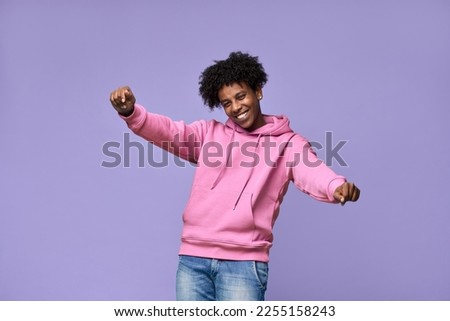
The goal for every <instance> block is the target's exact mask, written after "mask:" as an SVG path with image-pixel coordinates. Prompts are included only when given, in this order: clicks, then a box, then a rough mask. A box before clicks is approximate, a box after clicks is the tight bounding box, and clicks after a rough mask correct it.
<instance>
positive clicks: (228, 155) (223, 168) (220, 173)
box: [211, 129, 236, 189]
mask: <svg viewBox="0 0 450 321" xmlns="http://www.w3.org/2000/svg"><path fill="white" fill-rule="evenodd" d="M235 132H236V129H233V134H232V135H231V138H230V141H229V142H228V145H227V147H226V148H227V150H226V153H227V155H226V157H225V162H224V164H223V165H222V168H221V169H220V172H219V175H217V177H216V180H215V181H214V183H213V184H212V186H211V189H214V188H215V187H216V186H217V184H218V183H219V182H220V180H221V179H222V177H223V175H224V174H225V169H226V168H227V165H228V163H229V161H230V157H231V151H232V145H231V144H232V143H233V141H234V133H235Z"/></svg>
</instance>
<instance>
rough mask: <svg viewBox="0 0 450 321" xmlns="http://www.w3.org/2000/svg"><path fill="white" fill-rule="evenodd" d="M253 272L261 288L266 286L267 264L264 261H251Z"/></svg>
mask: <svg viewBox="0 0 450 321" xmlns="http://www.w3.org/2000/svg"><path fill="white" fill-rule="evenodd" d="M253 272H254V273H255V276H256V279H257V280H258V282H259V285H260V286H261V288H263V289H266V288H267V281H268V280H269V264H268V263H266V262H260V261H253Z"/></svg>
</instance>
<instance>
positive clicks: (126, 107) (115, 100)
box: [109, 86, 136, 116]
mask: <svg viewBox="0 0 450 321" xmlns="http://www.w3.org/2000/svg"><path fill="white" fill-rule="evenodd" d="M109 100H110V101H111V104H112V105H113V107H114V109H115V110H117V112H118V113H119V114H121V115H123V116H130V115H131V114H132V113H133V111H134V104H135V103H136V98H135V97H134V95H133V92H132V91H131V89H130V87H128V86H125V87H120V88H118V89H116V90H114V91H113V92H112V93H111V95H110V96H109Z"/></svg>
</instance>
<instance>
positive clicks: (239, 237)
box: [183, 185, 255, 245]
mask: <svg viewBox="0 0 450 321" xmlns="http://www.w3.org/2000/svg"><path fill="white" fill-rule="evenodd" d="M219 186H220V185H219ZM219 186H217V187H216V188H214V189H210V188H208V187H204V186H199V185H194V186H193V188H192V192H191V196H190V198H189V202H188V204H187V206H186V209H185V211H184V213H183V221H184V228H183V238H186V239H197V240H208V241H212V242H220V243H233V244H241V245H245V244H249V243H251V242H252V240H253V233H254V230H255V223H254V218H253V211H252V193H246V192H243V193H242V195H241V196H240V198H239V191H235V190H230V189H226V188H224V187H219ZM238 198H239V202H238V203H237V205H236V206H235V203H236V200H237V199H238Z"/></svg>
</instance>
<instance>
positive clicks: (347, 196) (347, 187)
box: [333, 182, 360, 205]
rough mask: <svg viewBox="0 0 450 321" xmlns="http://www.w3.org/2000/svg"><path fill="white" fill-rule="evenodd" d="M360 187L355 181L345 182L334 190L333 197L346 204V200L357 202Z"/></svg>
mask: <svg viewBox="0 0 450 321" xmlns="http://www.w3.org/2000/svg"><path fill="white" fill-rule="evenodd" d="M359 192H360V191H359V188H358V187H356V185H355V184H354V183H349V182H345V183H344V184H342V185H341V186H338V187H337V188H336V190H335V191H334V194H333V197H334V199H335V200H336V201H338V202H339V203H341V205H344V204H345V202H347V201H350V202H356V201H357V200H358V198H359Z"/></svg>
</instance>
